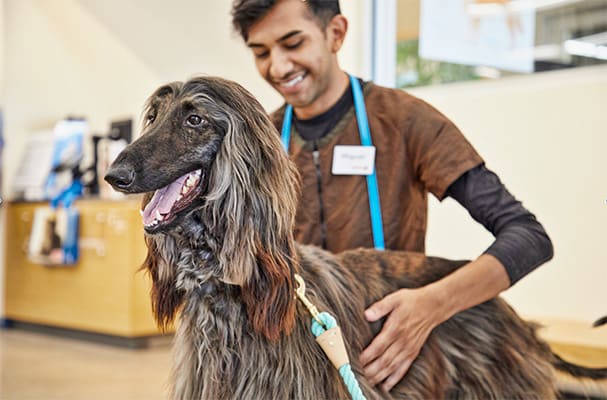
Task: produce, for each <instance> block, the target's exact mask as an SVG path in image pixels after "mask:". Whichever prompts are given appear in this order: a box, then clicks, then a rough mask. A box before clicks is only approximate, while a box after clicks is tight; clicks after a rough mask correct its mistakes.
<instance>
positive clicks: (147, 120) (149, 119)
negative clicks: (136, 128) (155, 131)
mask: <svg viewBox="0 0 607 400" xmlns="http://www.w3.org/2000/svg"><path fill="white" fill-rule="evenodd" d="M154 121H156V114H155V113H149V114H148V115H147V116H146V117H145V123H146V125H149V124H151V123H152V122H154Z"/></svg>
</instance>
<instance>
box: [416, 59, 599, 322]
mask: <svg viewBox="0 0 607 400" xmlns="http://www.w3.org/2000/svg"><path fill="white" fill-rule="evenodd" d="M412 92H413V93H414V94H416V95H418V96H419V97H422V98H424V99H426V100H427V101H429V102H430V103H432V104H433V105H435V106H436V107H437V108H438V109H440V110H441V111H443V112H444V113H445V114H446V115H448V116H449V117H450V118H451V119H452V120H453V121H455V122H456V124H457V125H458V126H459V127H460V128H461V129H462V130H463V131H464V133H465V134H466V136H467V138H468V139H469V140H470V141H471V142H472V143H473V144H474V146H475V147H476V148H477V150H478V151H479V152H480V153H481V155H482V156H483V157H484V158H485V161H486V162H487V166H488V167H489V168H490V169H492V170H494V171H495V172H497V173H498V175H500V177H501V178H502V180H503V182H504V183H505V184H506V186H507V187H508V189H509V190H510V191H511V192H512V193H513V194H514V195H515V196H516V197H517V198H519V199H520V200H521V201H523V204H524V205H525V206H526V207H527V208H528V209H529V210H531V211H532V212H533V213H535V215H536V216H537V217H538V219H539V221H540V222H542V224H543V225H544V227H545V228H546V230H547V232H548V234H549V236H550V237H551V238H552V241H553V244H554V247H555V256H554V259H553V260H552V261H550V262H549V263H547V264H545V265H544V266H543V267H540V269H538V270H536V271H535V272H533V273H531V274H530V275H529V276H528V277H527V278H526V279H523V280H522V281H520V282H519V283H518V284H517V285H515V286H514V287H513V288H511V289H510V290H509V291H508V292H507V293H506V297H507V298H508V299H509V300H510V301H511V302H512V304H513V305H514V306H515V308H517V310H519V311H521V312H522V313H524V314H527V315H538V316H550V317H560V318H567V319H573V320H584V321H593V320H594V319H596V318H598V317H600V316H602V315H605V314H606V313H607V290H605V288H607V252H606V251H605V245H606V244H607V202H606V200H607V167H605V151H606V150H607V112H605V110H607V66H600V67H593V68H585V69H574V70H563V71H557V72H550V73H543V74H536V75H532V76H522V77H515V78H508V79H503V80H498V81H492V82H475V83H466V84H452V85H443V86H437V87H427V88H419V89H416V90H414V91H412ZM429 219H430V223H429V234H428V242H427V244H428V246H427V251H428V253H431V254H437V255H441V256H448V257H453V258H472V257H476V256H478V255H479V254H480V253H481V252H482V251H483V250H484V249H486V248H487V247H488V246H489V244H490V243H491V241H492V237H491V235H490V234H488V233H487V232H486V231H485V230H484V228H482V227H481V226H480V225H478V224H476V223H475V222H474V221H472V219H471V218H470V217H469V216H468V214H467V212H466V211H465V210H463V208H461V207H460V206H459V205H458V204H457V203H456V202H454V201H450V200H447V201H445V202H443V204H439V203H438V201H436V200H433V201H431V208H430V216H429Z"/></svg>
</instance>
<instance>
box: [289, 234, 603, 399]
mask: <svg viewBox="0 0 607 400" xmlns="http://www.w3.org/2000/svg"><path fill="white" fill-rule="evenodd" d="M299 255H300V266H301V269H302V271H301V274H302V276H303V277H304V279H305V280H306V287H307V289H308V291H309V293H310V297H311V298H313V299H314V301H316V302H317V303H318V304H317V307H318V308H319V309H321V311H323V310H325V311H329V312H331V313H334V314H335V316H336V317H337V319H338V320H339V321H340V326H341V328H342V330H343V331H344V336H345V340H346V341H347V342H348V344H349V351H350V361H351V363H352V366H353V370H354V371H355V372H357V373H358V375H359V380H360V381H361V382H363V387H364V389H367V390H369V387H368V385H367V384H366V382H365V379H364V377H363V376H362V373H361V366H360V365H359V363H358V357H359V355H360V353H361V352H362V350H363V349H364V348H365V347H366V345H367V344H368V343H369V342H370V340H371V339H372V337H373V336H374V334H375V333H376V332H377V331H378V330H379V329H380V328H381V327H380V326H375V327H374V326H370V325H369V324H368V323H367V322H366V321H365V320H364V318H363V311H364V310H365V308H366V307H368V306H369V305H370V304H372V303H373V302H375V301H377V300H379V299H380V298H382V297H383V296H385V295H386V294H389V293H391V292H393V291H395V290H397V289H398V288H415V287H420V286H424V285H426V284H428V283H430V282H433V281H436V280H438V279H440V278H442V277H443V276H445V275H448V274H450V273H451V272H453V271H454V270H456V269H457V268H459V267H460V266H462V265H464V264H465V263H466V261H451V260H446V259H442V258H435V257H427V256H424V255H423V254H418V253H409V252H394V251H384V252H378V251H375V250H370V249H358V250H351V251H347V252H344V253H342V254H339V255H335V256H334V255H332V254H329V253H327V252H324V251H322V250H320V249H318V248H315V247H311V246H300V247H299ZM298 313H299V314H301V313H303V314H306V310H305V308H303V307H300V308H299V310H298ZM558 364H559V360H558V359H557V358H556V357H555V356H554V355H553V353H552V351H551V350H550V348H549V346H548V345H547V344H546V343H545V342H544V341H542V340H541V339H539V338H538V336H537V335H536V332H535V326H534V325H533V324H531V323H527V322H525V321H523V320H522V319H521V318H520V317H519V316H518V315H517V314H516V312H515V311H514V310H513V309H512V308H511V307H510V306H509V305H508V304H507V303H506V302H505V301H503V300H502V299H500V298H496V299H493V300H490V301H487V302H485V303H483V304H480V305H478V306H476V307H473V308H471V309H469V310H466V311H464V312H461V313H459V314H457V315H455V316H454V317H452V318H451V319H449V320H447V321H446V322H444V323H442V324H441V325H439V326H438V327H437V328H436V329H434V331H433V332H432V334H431V335H430V337H429V338H428V340H427V342H426V344H425V345H424V347H423V349H422V351H421V353H420V354H419V356H418V357H417V359H416V361H415V362H414V364H413V365H412V366H411V368H410V370H409V371H408V372H407V375H406V376H405V377H404V379H403V380H402V381H401V382H400V383H399V384H398V385H397V386H396V387H395V388H394V389H393V390H392V391H391V393H390V396H391V397H393V398H420V399H427V398H466V399H474V398H477V399H487V398H509V399H510V398H519V399H550V398H556V397H557V389H556V380H555V365H558ZM312 368H318V366H313V367H312ZM582 369H584V368H582ZM584 370H586V371H588V369H584ZM595 372H598V375H596V374H595V378H596V377H599V376H600V377H601V379H605V376H606V375H607V371H606V370H605V369H600V370H595ZM590 375H592V374H590ZM364 389H363V390H364ZM372 390H378V389H377V388H373V389H372ZM325 394H327V395H330V394H331V393H325ZM379 395H380V396H382V394H379ZM383 395H385V396H388V395H387V394H383ZM390 396H388V397H390Z"/></svg>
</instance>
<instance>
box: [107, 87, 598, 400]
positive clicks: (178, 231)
mask: <svg viewBox="0 0 607 400" xmlns="http://www.w3.org/2000/svg"><path fill="white" fill-rule="evenodd" d="M143 115H144V123H143V128H142V134H141V136H140V137H139V138H138V139H137V140H135V141H134V142H133V143H131V144H130V145H128V146H127V147H126V148H125V149H124V150H123V151H122V152H121V153H120V154H119V155H118V157H117V158H116V159H115V161H114V162H113V163H112V165H111V166H110V168H109V170H108V172H107V175H106V176H105V179H106V180H107V181H108V182H109V183H110V184H111V185H112V186H113V187H114V189H116V190H118V191H120V192H124V193H145V195H144V198H143V210H142V215H143V224H144V231H145V234H144V236H145V241H146V244H147V248H148V254H147V257H146V259H145V261H144V264H143V268H144V269H146V270H147V271H149V273H150V275H151V279H152V282H153V285H152V291H151V299H152V308H153V312H154V315H155V317H156V320H157V322H158V324H159V325H160V326H161V327H165V328H166V327H167V326H169V325H170V324H171V323H172V322H173V321H174V320H175V319H176V318H177V316H178V315H179V318H178V319H179V323H178V326H177V328H176V333H175V338H174V366H173V369H172V373H171V376H172V377H171V389H170V391H171V398H173V399H184V400H185V399H187V400H192V399H343V398H348V397H349V392H348V390H347V388H346V386H345V385H344V383H343V382H342V381H341V377H340V375H339V373H338V371H337V370H336V369H335V368H334V367H333V366H332V365H331V364H330V363H329V361H328V360H327V357H326V355H325V354H324V353H323V351H322V350H321V348H320V347H319V345H318V344H317V343H316V341H315V338H314V336H313V335H312V333H311V332H310V326H311V323H312V322H311V320H312V318H311V315H310V312H309V310H308V308H307V307H306V306H305V305H304V304H303V303H302V302H300V301H298V299H296V296H295V293H296V290H297V288H298V284H297V283H296V281H295V277H296V274H297V275H298V276H301V277H302V278H303V281H304V282H305V286H306V298H307V299H308V300H309V301H310V302H311V303H313V304H314V305H315V306H316V307H317V308H318V309H319V310H320V311H327V312H329V313H331V315H333V316H334V317H335V318H336V319H337V321H339V324H340V326H341V330H342V332H343V336H344V339H345V343H346V348H347V352H348V354H349V359H350V362H351V368H352V371H353V373H354V374H355V376H356V377H357V380H358V382H359V385H360V389H361V390H362V392H363V394H364V395H365V396H366V398H367V399H384V398H386V399H390V398H393V399H438V398H470V399H506V398H507V399H531V398H537V399H550V398H556V397H557V396H558V391H557V387H556V380H555V371H556V370H557V369H558V370H563V371H565V372H567V373H568V374H569V375H571V376H574V377H577V378H580V379H583V378H587V379H592V380H600V379H605V378H606V377H607V368H604V369H594V370H593V369H587V368H583V367H580V366H575V365H573V364H570V363H568V362H566V361H564V360H562V359H560V358H559V357H557V356H556V355H554V354H553V353H552V351H551V350H550V348H549V346H548V345H547V344H546V343H545V342H543V341H542V340H540V339H539V338H538V336H537V335H536V333H535V327H534V326H533V325H532V324H530V323H527V322H525V321H523V320H522V319H521V318H520V317H518V316H517V314H516V313H515V312H514V310H513V309H512V308H511V307H509V306H508V305H507V304H506V302H504V301H503V300H502V299H500V298H496V299H493V300H490V301H487V302H485V303H483V304H480V305H478V306H476V307H474V308H471V309H469V310H467V311H464V312H461V313H459V314H457V315H455V316H454V317H452V318H451V319H450V320H448V321H446V322H444V323H443V324H441V325H439V326H438V327H436V329H434V331H433V332H432V333H431V335H430V336H429V338H428V340H427V342H426V343H425V345H424V347H423V348H422V350H421V352H420V354H419V356H418V357H417V359H416V361H415V362H414V363H413V365H412V366H411V368H410V370H409V371H408V373H407V374H406V375H405V377H404V378H403V379H402V380H401V382H399V383H398V384H397V385H396V386H395V387H394V388H393V389H392V390H391V391H390V392H389V393H387V392H385V391H382V390H381V389H380V388H379V387H375V386H373V385H371V384H370V383H369V382H368V381H367V380H366V378H365V376H364V374H363V370H362V367H361V365H360V364H359V362H358V358H359V355H360V353H361V352H362V350H363V349H364V348H365V347H366V345H367V344H369V343H370V341H371V340H372V338H373V337H374V335H375V334H376V333H377V332H378V330H379V329H380V328H381V327H380V326H374V325H372V324H369V323H368V322H367V321H366V320H365V318H364V315H363V311H364V310H365V309H366V307H368V306H369V305H370V304H372V303H373V302H375V301H377V300H378V299H380V298H382V297H384V296H385V295H386V294H388V293H391V292H393V291H395V290H397V289H398V288H413V287H419V286H423V285H426V284H428V283H430V282H433V281H436V280H438V279H440V278H442V277H443V276H446V275H447V274H450V273H451V272H453V271H454V270H456V269H457V268H459V267H460V266H462V265H463V264H465V263H466V262H465V261H451V260H446V259H442V258H437V257H428V256H425V255H423V254H418V253H410V252H399V251H376V250H371V249H357V250H350V251H346V252H343V253H341V254H337V255H334V254H330V253H328V252H326V251H323V250H321V249H319V248H317V247H313V246H305V245H300V244H297V243H295V241H294V239H293V233H292V230H293V225H294V219H295V210H296V204H297V199H298V191H299V177H298V174H297V171H296V169H295V168H294V166H293V164H292V163H291V162H290V161H289V158H288V155H287V154H286V152H285V151H284V150H283V149H282V147H281V142H280V138H279V135H278V132H277V131H276V129H275V127H274V126H273V125H272V123H271V122H270V119H269V117H268V115H267V114H266V112H265V111H264V109H263V107H262V106H261V105H260V104H259V103H258V102H257V100H256V99H255V98H254V97H253V96H252V95H251V94H250V93H249V92H248V91H246V90H245V89H244V88H243V87H242V86H240V85H239V84H237V83H235V82H232V81H229V80H225V79H222V78H218V77H210V76H198V77H194V78H191V79H190V80H188V81H186V82H174V83H170V84H167V85H164V86H161V87H160V88H158V89H157V90H156V91H155V92H154V93H153V94H152V95H151V96H150V98H149V99H148V101H147V103H146V106H145V109H144V113H143Z"/></svg>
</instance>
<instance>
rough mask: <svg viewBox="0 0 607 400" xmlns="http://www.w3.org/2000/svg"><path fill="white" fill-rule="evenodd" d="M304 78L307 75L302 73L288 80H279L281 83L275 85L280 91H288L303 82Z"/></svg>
mask: <svg viewBox="0 0 607 400" xmlns="http://www.w3.org/2000/svg"><path fill="white" fill-rule="evenodd" d="M306 76H308V74H307V73H305V72H302V73H300V74H298V75H297V76H294V77H293V78H291V79H289V80H281V81H277V82H276V83H277V84H278V86H279V87H280V88H281V89H283V90H290V89H293V88H295V87H296V86H297V84H299V83H300V82H301V81H303V80H304V79H305V77H306Z"/></svg>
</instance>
